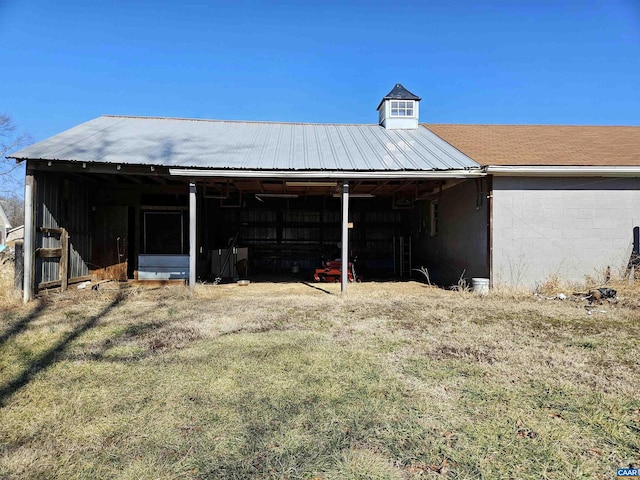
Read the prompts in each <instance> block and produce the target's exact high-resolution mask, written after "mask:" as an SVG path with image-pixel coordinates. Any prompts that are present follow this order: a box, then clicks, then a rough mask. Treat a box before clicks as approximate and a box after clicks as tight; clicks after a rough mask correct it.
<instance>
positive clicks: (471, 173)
mask: <svg viewBox="0 0 640 480" xmlns="http://www.w3.org/2000/svg"><path fill="white" fill-rule="evenodd" d="M169 175H171V176H175V177H193V178H197V177H227V178H274V179H277V178H309V179H318V178H330V179H344V178H349V179H372V180H376V179H380V180H394V179H396V180H398V179H399V180H402V179H417V178H432V179H436V178H442V179H446V178H478V177H484V176H486V175H487V174H486V173H485V172H484V171H483V170H482V169H480V168H477V169H473V170H431V171H415V170H411V171H406V170H398V171H372V172H367V171H362V170H357V171H355V170H351V171H349V170H313V171H308V170H307V171H304V170H302V171H301V170H231V169H196V168H170V169H169Z"/></svg>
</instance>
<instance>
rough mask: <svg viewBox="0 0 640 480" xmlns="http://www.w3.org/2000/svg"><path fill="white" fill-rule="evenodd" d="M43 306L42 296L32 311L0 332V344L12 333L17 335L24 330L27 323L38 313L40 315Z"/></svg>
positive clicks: (44, 304) (44, 303) (44, 305)
mask: <svg viewBox="0 0 640 480" xmlns="http://www.w3.org/2000/svg"><path fill="white" fill-rule="evenodd" d="M45 307H46V302H45V301H44V300H43V299H42V298H40V299H38V305H37V306H36V307H35V308H34V309H33V311H32V312H31V313H30V314H29V315H27V316H26V317H24V318H21V319H20V320H18V321H16V322H14V323H13V324H11V325H10V326H9V328H8V329H7V330H6V331H5V332H2V333H1V334H0V346H2V345H3V344H4V343H5V342H6V341H7V340H9V339H10V338H11V337H13V336H14V335H17V334H19V333H20V332H22V331H23V330H25V329H26V328H27V326H29V324H30V323H31V322H32V321H33V320H35V319H36V318H37V317H38V315H40V313H42V311H43V310H44V308H45Z"/></svg>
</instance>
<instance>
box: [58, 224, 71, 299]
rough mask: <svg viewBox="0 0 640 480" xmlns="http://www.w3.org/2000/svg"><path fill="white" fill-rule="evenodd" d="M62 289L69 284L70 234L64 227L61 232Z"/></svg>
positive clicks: (64, 289) (65, 288)
mask: <svg viewBox="0 0 640 480" xmlns="http://www.w3.org/2000/svg"><path fill="white" fill-rule="evenodd" d="M60 250H61V252H60V282H61V283H60V291H62V292H64V291H66V290H67V287H68V286H69V234H68V233H67V231H66V230H65V229H64V228H63V229H62V232H61V233H60Z"/></svg>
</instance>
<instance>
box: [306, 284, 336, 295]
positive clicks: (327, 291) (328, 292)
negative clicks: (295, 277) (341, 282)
mask: <svg viewBox="0 0 640 480" xmlns="http://www.w3.org/2000/svg"><path fill="white" fill-rule="evenodd" d="M301 283H302V285H306V286H307V287H309V288H315V289H316V290H320V291H321V292H324V293H326V294H328V295H333V293H331V292H330V291H329V290H325V289H324V288H320V287H316V286H315V285H311V284H310V283H308V282H301Z"/></svg>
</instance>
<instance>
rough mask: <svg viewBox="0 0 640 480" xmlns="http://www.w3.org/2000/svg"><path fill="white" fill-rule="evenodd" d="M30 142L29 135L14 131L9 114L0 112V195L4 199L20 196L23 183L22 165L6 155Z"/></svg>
mask: <svg viewBox="0 0 640 480" xmlns="http://www.w3.org/2000/svg"><path fill="white" fill-rule="evenodd" d="M30 142H31V136H30V135H28V134H26V133H21V134H17V133H16V127H15V125H14V124H13V121H12V120H11V117H10V116H9V115H5V114H0V195H1V196H2V197H4V198H5V199H6V198H7V197H12V196H21V194H22V187H23V185H24V172H23V168H24V166H23V165H21V164H18V163H15V161H14V160H10V159H8V158H6V156H7V155H9V154H10V153H12V152H14V151H16V150H17V149H19V148H20V147H23V146H25V145H27V144H28V143H30Z"/></svg>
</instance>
